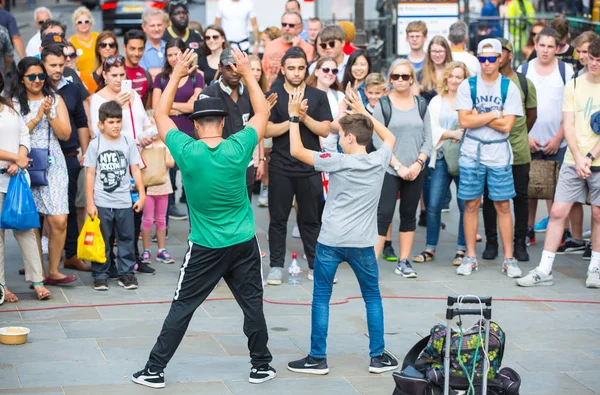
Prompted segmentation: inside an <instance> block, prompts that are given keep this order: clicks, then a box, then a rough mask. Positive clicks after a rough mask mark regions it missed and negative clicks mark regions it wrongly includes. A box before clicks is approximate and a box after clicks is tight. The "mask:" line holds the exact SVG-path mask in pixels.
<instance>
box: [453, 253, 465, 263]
mask: <svg viewBox="0 0 600 395" xmlns="http://www.w3.org/2000/svg"><path fill="white" fill-rule="evenodd" d="M464 257H465V253H464V252H463V251H461V252H457V253H456V255H454V260H453V261H452V264H453V265H454V266H460V265H462V261H463V258H464Z"/></svg>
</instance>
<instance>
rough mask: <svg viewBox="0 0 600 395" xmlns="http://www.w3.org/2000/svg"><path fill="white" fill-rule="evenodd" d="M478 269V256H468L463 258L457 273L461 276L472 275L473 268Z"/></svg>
mask: <svg viewBox="0 0 600 395" xmlns="http://www.w3.org/2000/svg"><path fill="white" fill-rule="evenodd" d="M478 269H479V263H478V262H477V258H474V257H472V256H466V257H464V258H463V260H462V263H461V264H460V266H459V267H457V268H456V274H458V275H459V276H470V275H471V273H472V272H473V270H475V271H477V270H478Z"/></svg>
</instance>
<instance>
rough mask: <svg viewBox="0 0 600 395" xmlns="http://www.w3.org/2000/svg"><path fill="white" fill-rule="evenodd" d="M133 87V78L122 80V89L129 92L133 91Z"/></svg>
mask: <svg viewBox="0 0 600 395" xmlns="http://www.w3.org/2000/svg"><path fill="white" fill-rule="evenodd" d="M131 89H132V86H131V80H123V81H121V91H124V92H129V91H131Z"/></svg>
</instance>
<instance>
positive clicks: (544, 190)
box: [528, 159, 559, 199]
mask: <svg viewBox="0 0 600 395" xmlns="http://www.w3.org/2000/svg"><path fill="white" fill-rule="evenodd" d="M558 172H559V165H558V162H555V161H552V160H545V159H534V160H532V161H531V168H530V170H529V191H528V198H529V199H554V192H555V191H556V184H558Z"/></svg>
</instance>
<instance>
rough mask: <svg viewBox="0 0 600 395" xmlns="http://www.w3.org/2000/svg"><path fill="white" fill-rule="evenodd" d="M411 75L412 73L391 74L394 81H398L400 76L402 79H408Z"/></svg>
mask: <svg viewBox="0 0 600 395" xmlns="http://www.w3.org/2000/svg"><path fill="white" fill-rule="evenodd" d="M410 77H412V76H411V75H410V74H390V79H391V80H392V81H398V80H399V79H400V78H402V81H408V80H410Z"/></svg>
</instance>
